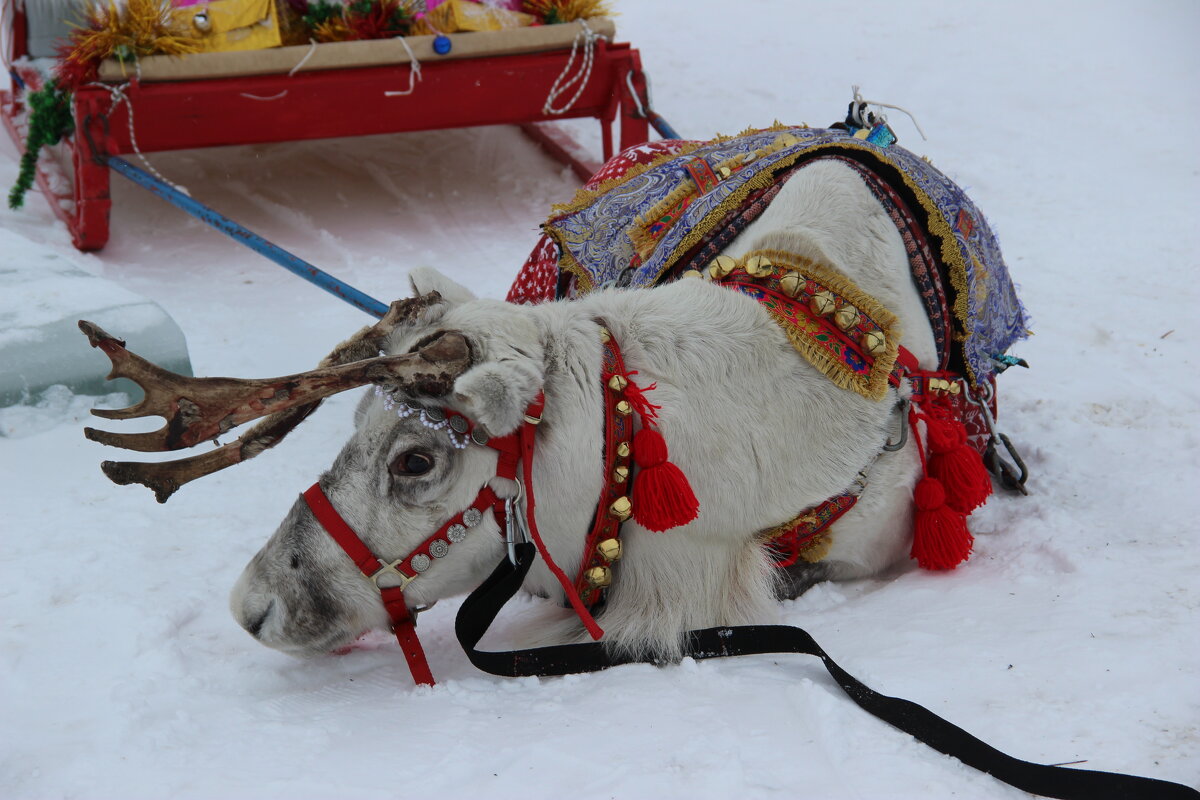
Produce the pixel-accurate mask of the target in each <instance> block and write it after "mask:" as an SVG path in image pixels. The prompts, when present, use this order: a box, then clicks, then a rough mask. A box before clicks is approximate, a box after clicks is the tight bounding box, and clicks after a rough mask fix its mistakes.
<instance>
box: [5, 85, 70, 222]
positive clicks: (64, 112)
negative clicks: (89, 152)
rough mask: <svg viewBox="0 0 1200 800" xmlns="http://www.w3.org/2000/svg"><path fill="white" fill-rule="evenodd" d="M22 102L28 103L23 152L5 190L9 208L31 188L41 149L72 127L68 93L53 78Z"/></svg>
mask: <svg viewBox="0 0 1200 800" xmlns="http://www.w3.org/2000/svg"><path fill="white" fill-rule="evenodd" d="M26 103H27V104H28V106H29V135H28V136H27V137H26V138H25V153H24V154H23V155H22V156H21V168H20V171H19V172H17V182H16V183H15V184H13V187H12V191H10V192H9V193H8V207H9V208H11V209H13V210H16V209H18V208H20V207H21V206H23V205H25V193H26V192H28V191H29V190H30V189H31V188H33V179H34V176H35V175H36V174H37V161H38V154H39V153H41V151H42V148H43V147H46V146H47V145H52V144H58V143H59V142H60V141H61V140H62V138H63V137H64V136H68V135H70V133H71V132H72V131H73V130H75V120H74V118H73V117H72V115H71V93H70V92H68V91H65V90H63V89H60V88H58V85H57V84H56V83H55V82H54V81H53V80H50V81H47V82H46V85H45V86H44V87H43V88H42V89H40V90H38V91H36V92H30V93H29V96H28V97H27V98H26Z"/></svg>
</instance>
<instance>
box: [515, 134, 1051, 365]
mask: <svg viewBox="0 0 1200 800" xmlns="http://www.w3.org/2000/svg"><path fill="white" fill-rule="evenodd" d="M867 133H869V131H867V130H866V129H862V130H861V131H860V132H859V135H857V136H856V135H855V134H854V133H852V132H851V130H848V129H847V130H844V129H838V128H831V129H817V128H805V127H802V128H788V127H782V126H779V127H775V128H771V129H768V130H762V131H755V132H750V133H744V134H741V135H739V136H736V137H721V138H717V139H715V140H713V141H711V142H704V143H695V142H691V143H686V144H683V145H681V146H680V147H679V148H677V149H676V150H675V151H673V152H668V153H665V154H663V155H661V156H659V157H658V158H656V159H654V160H652V161H650V162H649V163H644V164H639V165H637V166H634V167H632V168H630V169H628V170H626V171H625V172H624V173H623V174H620V175H618V176H617V177H614V178H612V179H610V180H606V181H603V182H600V183H598V185H596V183H597V182H596V181H593V183H592V184H590V186H593V188H585V189H581V190H580V192H579V193H578V195H577V196H576V197H575V199H574V200H573V201H572V202H571V203H569V204H567V205H565V206H558V207H556V208H555V211H554V215H553V216H552V217H551V218H550V220H549V221H548V222H547V223H546V224H545V226H544V229H545V232H546V234H547V236H548V237H550V239H551V240H553V242H554V243H555V244H556V245H557V247H556V248H555V249H556V250H557V253H556V256H557V268H558V272H559V274H560V275H561V276H570V280H568V281H560V282H559V291H558V295H559V296H570V295H573V294H583V293H586V292H588V291H591V290H592V289H594V288H597V287H600V286H607V285H619V286H651V285H654V284H656V283H659V282H661V281H664V280H670V279H672V278H673V277H675V276H677V275H678V274H680V273H681V272H682V271H684V270H686V269H689V268H696V267H698V266H702V265H704V264H707V262H708V261H709V260H710V259H711V258H712V257H713V256H715V255H716V254H717V253H719V252H720V251H721V250H722V249H723V248H724V247H725V246H726V245H727V244H728V243H729V242H730V241H731V240H732V239H733V238H734V237H735V236H737V234H739V233H741V231H742V230H743V229H744V228H745V226H746V225H748V224H749V223H750V222H752V221H753V220H754V219H755V218H757V216H758V215H759V214H760V213H762V211H763V210H764V209H765V208H766V206H767V204H768V203H769V202H770V200H771V199H772V198H773V197H774V195H775V193H777V192H778V191H779V188H780V187H781V186H782V184H783V182H784V181H786V180H787V178H788V177H789V176H790V175H791V174H792V173H793V172H794V171H795V170H796V169H799V168H802V167H803V166H804V165H806V164H809V163H812V162H813V161H815V160H817V159H830V158H834V159H837V160H839V161H842V162H844V163H846V164H848V165H850V166H852V167H853V168H855V169H856V170H857V171H858V172H859V174H860V176H862V178H863V180H864V183H865V184H866V185H867V187H868V188H869V189H870V190H871V191H872V192H873V193H874V194H875V196H876V199H878V200H879V202H880V204H881V205H882V206H883V207H884V208H885V209H886V210H887V212H888V213H889V215H890V216H891V217H892V220H893V222H894V223H895V224H896V226H897V229H898V230H899V231H900V234H901V238H902V239H903V241H904V245H905V248H906V250H907V251H908V255H909V260H910V262H911V264H912V267H913V278H914V281H915V282H916V285H917V287H918V290H919V292H920V295H921V297H922V300H923V302H924V303H925V306H926V310H927V312H928V313H929V317H930V321H931V323H932V325H933V329H934V337H935V340H936V342H937V344H938V350H939V354H940V357H941V358H940V360H941V362H942V363H941V367H942V368H943V369H948V370H951V371H953V372H957V373H959V374H962V375H964V376H965V377H966V378H967V379H968V380H969V381H970V382H971V383H972V384H978V383H980V382H983V381H986V380H988V379H989V378H990V377H991V376H992V375H993V374H994V373H996V372H997V371H998V369H997V364H998V359H999V357H1000V356H1002V355H1003V354H1004V352H1005V351H1006V350H1007V349H1008V347H1009V346H1011V345H1012V344H1013V343H1014V342H1016V341H1018V340H1020V339H1023V338H1025V336H1027V335H1028V331H1027V328H1026V316H1025V312H1024V310H1023V308H1022V307H1021V304H1020V301H1019V300H1018V299H1017V295H1016V290H1015V288H1014V286H1013V284H1012V280H1011V278H1010V277H1009V273H1008V268H1007V267H1006V266H1005V264H1004V259H1003V257H1002V255H1001V253H1000V247H999V244H998V243H997V241H996V238H995V236H994V235H993V234H992V231H991V228H990V227H989V226H988V224H987V221H986V219H985V218H984V216H983V214H982V213H980V212H979V210H978V209H977V208H976V207H975V205H974V203H972V202H971V200H970V198H968V197H967V195H966V194H965V193H964V192H963V190H962V189H961V188H960V187H959V186H958V185H957V184H955V183H954V182H953V181H951V180H950V179H949V178H947V177H946V176H945V175H944V174H942V173H941V172H940V171H938V170H937V169H936V168H934V166H933V165H932V164H931V163H929V162H928V161H927V160H925V159H923V158H920V157H918V156H916V155H914V154H913V153H911V152H909V151H908V150H905V149H903V148H901V147H898V146H896V145H894V144H876V143H874V141H871V140H868V139H867V138H864V136H865V135H866V134H867ZM883 141H884V142H886V141H887V140H886V139H885V140H883ZM598 177H600V176H598ZM543 249H544V248H543ZM545 255H549V253H545ZM519 280H520V279H519Z"/></svg>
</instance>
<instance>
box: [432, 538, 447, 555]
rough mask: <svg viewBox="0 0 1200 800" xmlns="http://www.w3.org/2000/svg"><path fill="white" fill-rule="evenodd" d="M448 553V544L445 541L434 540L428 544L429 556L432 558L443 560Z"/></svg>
mask: <svg viewBox="0 0 1200 800" xmlns="http://www.w3.org/2000/svg"><path fill="white" fill-rule="evenodd" d="M449 552H450V543H449V542H447V541H446V540H445V539H434V540H433V541H432V542H430V543H429V555H431V556H433V557H434V558H445V557H446V553H449Z"/></svg>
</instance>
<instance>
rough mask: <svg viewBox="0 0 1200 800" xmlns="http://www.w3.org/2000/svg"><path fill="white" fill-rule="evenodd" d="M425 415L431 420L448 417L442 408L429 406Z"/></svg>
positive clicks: (438, 420) (435, 420) (439, 420)
mask: <svg viewBox="0 0 1200 800" xmlns="http://www.w3.org/2000/svg"><path fill="white" fill-rule="evenodd" d="M425 416H426V417H428V418H429V421H430V422H441V421H442V420H444V419H445V418H446V412H445V411H443V410H442V409H440V408H427V409H425Z"/></svg>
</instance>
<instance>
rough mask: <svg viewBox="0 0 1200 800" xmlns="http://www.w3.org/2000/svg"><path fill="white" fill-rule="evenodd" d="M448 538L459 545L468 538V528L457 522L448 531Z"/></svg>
mask: <svg viewBox="0 0 1200 800" xmlns="http://www.w3.org/2000/svg"><path fill="white" fill-rule="evenodd" d="M446 538H447V539H449V540H450V541H452V542H454V543H455V544H458V543H459V542H461V541H462V540H463V539H466V538H467V528H466V526H465V525H459V524H458V523H457V522H456V523H454V524H453V525H451V526H450V527H449V528H447V529H446Z"/></svg>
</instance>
